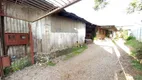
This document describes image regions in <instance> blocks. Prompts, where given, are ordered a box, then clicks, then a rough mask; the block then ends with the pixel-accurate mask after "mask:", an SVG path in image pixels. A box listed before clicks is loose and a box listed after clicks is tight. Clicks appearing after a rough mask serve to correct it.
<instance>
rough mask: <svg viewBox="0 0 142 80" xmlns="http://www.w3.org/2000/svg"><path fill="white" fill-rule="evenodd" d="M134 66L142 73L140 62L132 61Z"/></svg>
mask: <svg viewBox="0 0 142 80" xmlns="http://www.w3.org/2000/svg"><path fill="white" fill-rule="evenodd" d="M132 66H134V67H135V68H136V69H138V70H141V71H142V64H140V62H139V61H137V60H133V61H132Z"/></svg>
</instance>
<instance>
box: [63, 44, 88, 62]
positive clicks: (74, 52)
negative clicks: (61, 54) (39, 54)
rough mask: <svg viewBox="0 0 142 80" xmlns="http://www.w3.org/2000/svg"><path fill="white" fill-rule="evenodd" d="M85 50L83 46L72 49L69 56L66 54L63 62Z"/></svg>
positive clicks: (85, 47)
mask: <svg viewBox="0 0 142 80" xmlns="http://www.w3.org/2000/svg"><path fill="white" fill-rule="evenodd" d="M85 49H87V46H86V45H83V46H82V47H73V48H72V52H71V53H70V54H67V55H66V57H65V59H64V60H68V59H70V58H71V57H74V56H76V55H79V54H80V53H82V52H83V51H84V50H85Z"/></svg>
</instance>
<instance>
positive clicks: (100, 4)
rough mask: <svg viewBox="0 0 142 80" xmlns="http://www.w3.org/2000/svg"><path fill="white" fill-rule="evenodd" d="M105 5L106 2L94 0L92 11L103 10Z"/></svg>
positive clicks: (104, 0)
mask: <svg viewBox="0 0 142 80" xmlns="http://www.w3.org/2000/svg"><path fill="white" fill-rule="evenodd" d="M107 4H108V2H107V1H106V0H95V6H94V9H95V10H99V9H103V8H105V7H106V5H107Z"/></svg>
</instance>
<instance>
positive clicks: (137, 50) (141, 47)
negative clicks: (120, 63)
mask: <svg viewBox="0 0 142 80" xmlns="http://www.w3.org/2000/svg"><path fill="white" fill-rule="evenodd" d="M125 44H126V45H129V46H131V47H132V48H133V51H132V56H135V57H136V58H137V59H142V42H139V41H138V40H136V38H135V37H132V36H130V37H128V38H127V40H126V43H125Z"/></svg>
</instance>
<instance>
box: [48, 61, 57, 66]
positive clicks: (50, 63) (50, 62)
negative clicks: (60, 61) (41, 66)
mask: <svg viewBox="0 0 142 80" xmlns="http://www.w3.org/2000/svg"><path fill="white" fill-rule="evenodd" d="M47 65H49V66H55V65H56V64H55V63H53V62H52V61H49V62H48V63H47Z"/></svg>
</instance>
